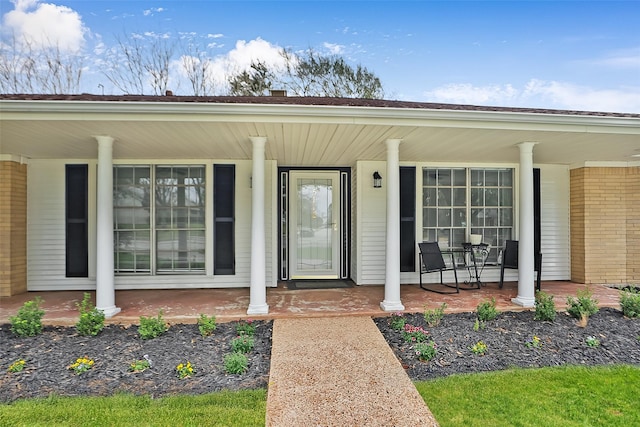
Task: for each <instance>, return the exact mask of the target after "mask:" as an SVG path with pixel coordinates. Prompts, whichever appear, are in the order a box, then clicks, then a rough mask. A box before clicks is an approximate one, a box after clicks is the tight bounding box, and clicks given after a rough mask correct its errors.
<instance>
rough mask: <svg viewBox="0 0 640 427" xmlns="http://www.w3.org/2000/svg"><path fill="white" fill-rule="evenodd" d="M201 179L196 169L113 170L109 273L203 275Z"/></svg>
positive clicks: (202, 172) (201, 168) (202, 173)
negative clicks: (111, 241) (111, 256)
mask: <svg viewBox="0 0 640 427" xmlns="http://www.w3.org/2000/svg"><path fill="white" fill-rule="evenodd" d="M204 177H205V167H204V166H201V165H198V166H164V165H161V166H156V167H155V168H153V169H152V168H151V167H150V166H114V168H113V185H114V186H113V195H114V198H113V199H114V203H113V204H114V215H113V217H114V218H113V225H114V247H115V251H114V270H115V273H117V274H153V273H177V272H181V273H183V272H196V273H203V272H204V265H205V262H204V261H205V241H204V240H205V199H204V197H205V179H204ZM152 260H155V262H152Z"/></svg>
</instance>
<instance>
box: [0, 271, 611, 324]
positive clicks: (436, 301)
mask: <svg viewBox="0 0 640 427" xmlns="http://www.w3.org/2000/svg"><path fill="white" fill-rule="evenodd" d="M586 286H587V285H583V284H578V283H573V282H569V281H547V282H543V283H542V290H543V291H544V292H546V293H548V294H550V295H553V296H554V301H555V303H556V309H557V310H558V311H562V310H564V309H565V308H566V300H567V296H570V295H571V296H575V295H576V293H577V291H578V289H583V288H585V287H586ZM589 287H590V288H591V291H592V293H593V296H594V298H596V299H597V300H598V305H599V306H600V307H613V308H618V309H619V308H620V307H619V300H620V297H619V294H620V292H619V291H618V290H617V289H613V288H610V287H608V286H605V285H589ZM517 293H518V287H517V283H515V282H509V283H505V285H504V287H503V288H502V289H499V288H498V285H497V284H496V283H488V284H486V286H483V287H482V289H476V290H461V291H460V293H459V294H452V295H441V294H437V293H433V292H427V291H424V290H422V289H420V287H419V286H418V285H402V286H401V290H400V298H401V301H402V303H403V304H404V306H405V312H407V313H410V312H423V311H424V310H425V308H435V307H439V306H440V305H441V304H442V303H446V304H447V308H446V310H445V312H446V313H459V312H471V311H475V310H476V307H477V305H478V304H479V303H480V302H482V301H484V300H488V299H491V298H492V297H494V298H495V299H496V303H497V308H498V310H500V311H518V310H527V309H523V308H522V307H520V306H518V305H515V304H513V303H512V302H511V299H512V298H515V297H516V296H517ZM93 294H94V293H93V292H92V296H94V298H95V295H93ZM37 296H39V297H41V298H42V299H43V303H42V305H41V307H42V308H43V309H44V310H45V315H44V318H43V323H44V324H48V325H74V324H75V323H76V322H77V319H78V310H77V308H76V303H77V302H79V301H81V300H82V298H83V291H50V292H27V293H25V294H20V295H16V296H13V297H8V298H1V299H0V323H9V317H10V316H14V315H15V314H16V313H17V311H18V309H19V308H20V307H21V306H22V304H24V302H25V301H29V300H32V299H34V298H35V297H37ZM383 299H384V286H382V285H380V286H354V287H352V288H340V289H326V290H324V289H323V290H316V289H314V290H289V289H287V287H286V284H284V283H281V284H280V285H279V286H278V287H277V288H267V304H269V314H267V315H264V316H255V315H254V316H247V314H246V312H247V307H248V306H249V288H230V289H180V290H177V289H169V290H164V289H162V290H121V291H116V306H118V307H120V308H121V309H122V311H121V312H120V313H118V314H117V315H115V316H114V317H113V318H111V319H108V320H107V323H115V324H125V325H127V324H138V323H139V318H140V316H147V317H149V316H155V315H157V314H158V311H159V310H162V311H163V317H164V319H165V320H166V321H167V322H169V323H173V324H176V323H195V322H196V321H197V318H198V317H199V315H200V313H204V314H207V315H209V316H211V315H215V316H216V319H217V320H218V321H219V322H228V321H233V320H238V319H246V318H253V319H278V318H293V317H336V316H353V315H358V316H363V315H364V316H373V317H376V316H385V315H388V314H389V313H386V312H384V311H382V310H381V309H380V302H381V301H382V300H383ZM94 301H95V299H94Z"/></svg>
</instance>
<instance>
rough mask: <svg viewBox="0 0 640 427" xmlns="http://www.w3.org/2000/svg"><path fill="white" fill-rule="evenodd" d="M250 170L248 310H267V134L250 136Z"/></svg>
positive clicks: (253, 311) (262, 312)
mask: <svg viewBox="0 0 640 427" xmlns="http://www.w3.org/2000/svg"><path fill="white" fill-rule="evenodd" d="M249 139H251V143H252V144H253V157H252V158H253V170H252V178H251V288H250V290H249V308H248V309H247V314H267V313H268V312H269V306H268V305H267V288H266V282H265V276H266V274H267V273H266V264H265V263H266V261H265V253H266V243H265V229H264V221H265V219H264V157H265V155H264V147H265V144H266V142H267V138H266V137H263V136H252V137H250V138H249Z"/></svg>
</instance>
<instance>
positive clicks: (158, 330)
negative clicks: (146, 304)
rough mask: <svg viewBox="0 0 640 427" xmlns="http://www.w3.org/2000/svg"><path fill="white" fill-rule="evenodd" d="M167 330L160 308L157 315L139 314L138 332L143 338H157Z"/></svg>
mask: <svg viewBox="0 0 640 427" xmlns="http://www.w3.org/2000/svg"><path fill="white" fill-rule="evenodd" d="M166 331H167V325H166V324H165V323H164V319H163V318H162V310H160V311H159V312H158V316H157V317H144V316H140V326H138V333H139V334H140V338H142V339H143V340H149V339H152V338H157V337H159V336H160V335H162V334H164V333H165V332H166Z"/></svg>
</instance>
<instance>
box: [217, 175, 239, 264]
mask: <svg viewBox="0 0 640 427" xmlns="http://www.w3.org/2000/svg"><path fill="white" fill-rule="evenodd" d="M235 181H236V167H235V165H213V223H214V230H213V246H214V247H213V251H214V253H213V274H219V275H223V274H235V272H236V260H235V188H236V185H235Z"/></svg>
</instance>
